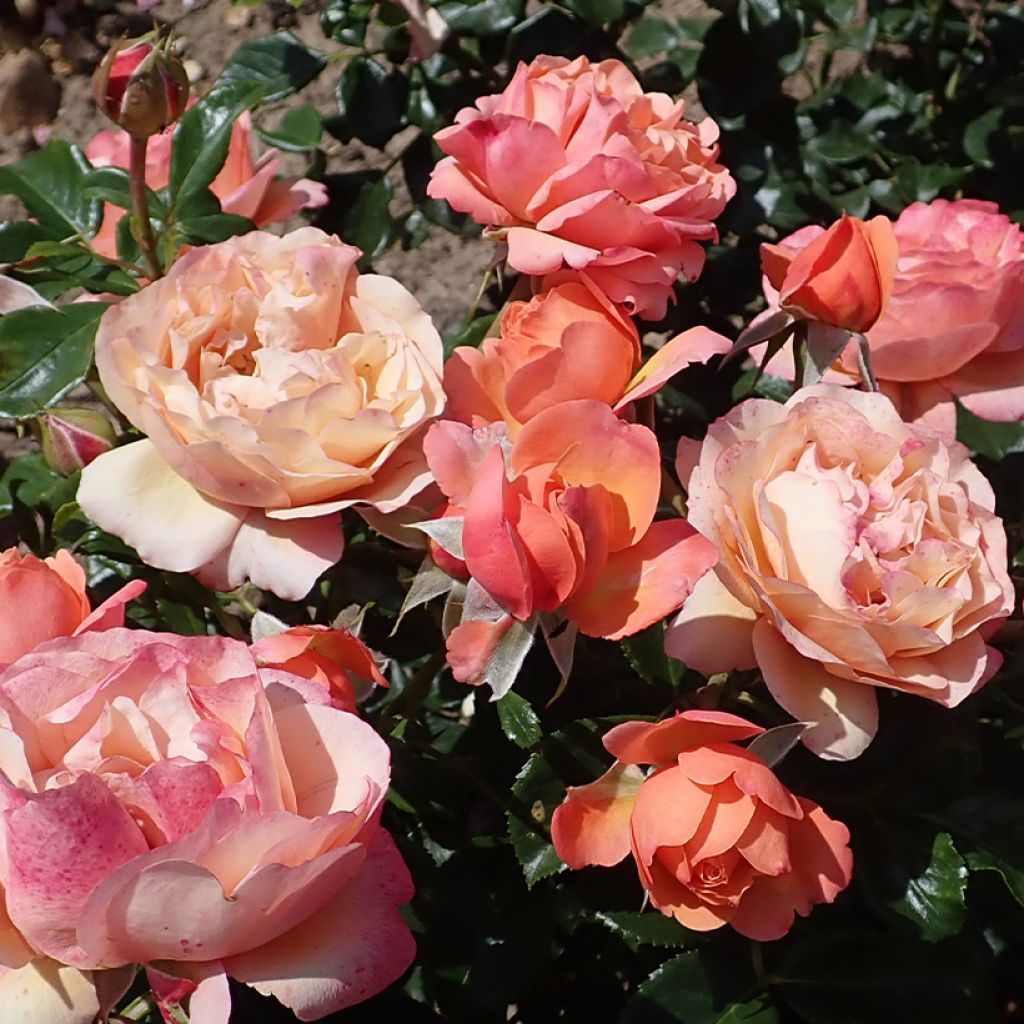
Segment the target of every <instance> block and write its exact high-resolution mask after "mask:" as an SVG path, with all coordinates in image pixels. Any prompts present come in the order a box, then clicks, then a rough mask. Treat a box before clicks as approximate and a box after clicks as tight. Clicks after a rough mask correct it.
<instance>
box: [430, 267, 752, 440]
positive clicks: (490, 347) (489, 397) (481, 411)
mask: <svg viewBox="0 0 1024 1024" xmlns="http://www.w3.org/2000/svg"><path fill="white" fill-rule="evenodd" d="M731 347H732V346H731V343H730V342H729V340H728V339H726V338H723V337H722V336H721V335H720V334H715V332H714V331H709V330H707V329H706V328H704V327H695V328H692V329H691V330H688V331H684V332H683V333H682V334H679V335H677V336H676V337H675V338H673V339H672V340H671V341H669V342H667V343H666V344H665V345H663V346H662V347H661V348H660V349H659V350H658V351H657V352H656V353H655V355H654V357H653V358H652V359H650V360H648V362H647V363H646V364H645V365H644V367H643V368H642V369H641V368H640V335H639V333H638V332H637V329H636V327H635V326H634V325H633V322H632V321H631V320H630V319H629V318H628V317H626V316H625V315H624V314H623V313H622V312H621V310H620V309H619V308H618V307H617V306H615V305H614V304H613V303H611V302H609V301H608V299H607V298H605V296H604V295H603V293H602V292H601V291H600V290H599V289H598V288H597V287H596V286H595V285H594V284H593V283H592V282H591V281H590V280H589V278H588V277H587V275H586V274H582V275H580V277H579V279H577V280H573V281H567V282H565V283H562V284H559V285H556V286H554V287H552V288H550V289H549V290H547V291H545V292H542V293H541V294H540V295H537V296H536V297H535V298H533V299H532V300H531V301H529V302H513V303H511V304H510V305H509V307H508V309H507V310H506V311H505V313H504V316H503V318H502V321H501V333H500V336H499V337H497V338H486V339H485V340H484V342H483V344H482V345H481V346H480V347H479V348H473V347H472V346H468V345H466V346H460V347H459V348H457V349H455V351H454V352H452V354H451V356H450V357H449V358H448V361H447V362H446V363H445V367H444V389H445V393H446V394H447V395H448V408H447V410H446V414H447V416H448V417H449V418H450V419H455V420H459V421H461V422H462V423H468V424H470V425H471V426H473V427H481V426H486V425H487V424H488V423H495V422H504V423H505V425H506V427H507V428H508V431H509V435H510V436H515V433H516V432H517V431H518V429H519V428H520V427H521V426H522V424H524V423H526V422H527V421H528V420H529V419H531V418H532V417H533V416H535V415H536V414H537V413H538V412H541V411H542V410H544V409H547V408H549V407H551V406H553V405H557V404H558V403H559V402H569V401H573V400H575V399H580V398H588V399H593V400H595V401H598V402H604V403H605V404H607V405H610V406H611V407H612V408H614V409H615V410H616V411H619V410H621V409H624V408H625V407H626V406H627V405H629V403H630V402H634V401H636V400H637V399H639V398H643V397H644V396H646V395H649V394H651V393H652V392H654V391H656V390H657V389H658V388H659V387H661V385H662V384H664V383H665V381H666V380H668V379H669V378H670V377H671V376H672V375H673V374H675V373H678V372H679V371H680V370H682V369H684V368H685V367H687V366H689V365H690V364H691V363H695V362H701V363H703V362H706V361H707V360H708V359H709V358H711V356H712V355H716V354H721V353H724V352H727V351H728V350H729V349H730V348H731Z"/></svg>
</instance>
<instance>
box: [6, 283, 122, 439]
mask: <svg viewBox="0 0 1024 1024" xmlns="http://www.w3.org/2000/svg"><path fill="white" fill-rule="evenodd" d="M106 308H107V305H106V303H102V302H76V303H72V304H71V305H69V306H65V307H64V308H63V309H59V310H58V309H41V308H31V309H19V310H16V311H15V312H13V313H8V314H7V316H5V317H3V318H0V416H6V417H9V418H10V419H26V418H28V417H30V416H35V415H36V413H38V412H39V410H40V409H41V408H44V407H45V406H48V405H51V404H52V403H53V402H56V401H58V400H59V399H60V398H63V396H64V395H66V394H67V393H68V391H70V390H71V389H72V388H73V387H74V386H75V385H76V384H79V383H80V382H81V381H82V380H83V379H84V378H85V375H86V373H88V371H89V366H90V364H91V362H92V342H93V338H94V337H95V334H96V327H97V325H98V324H99V319H100V316H101V315H102V314H103V311H104V310H105V309H106Z"/></svg>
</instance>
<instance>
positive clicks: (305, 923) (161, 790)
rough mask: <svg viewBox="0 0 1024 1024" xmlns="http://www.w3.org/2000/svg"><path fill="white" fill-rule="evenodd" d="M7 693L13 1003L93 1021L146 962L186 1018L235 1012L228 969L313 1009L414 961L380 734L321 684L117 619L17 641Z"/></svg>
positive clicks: (6, 931) (8, 996) (5, 838)
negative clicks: (387, 822) (62, 635)
mask: <svg viewBox="0 0 1024 1024" xmlns="http://www.w3.org/2000/svg"><path fill="white" fill-rule="evenodd" d="M0 701H2V707H3V711H2V712H0V770H2V774H0V854H2V855H0V894H2V897H3V898H2V900H0V950H2V957H3V962H4V964H5V965H6V967H7V971H6V973H3V974H2V975H0V1005H3V1006H4V1014H5V1019H6V1015H10V1014H12V1013H13V1019H17V1020H19V1021H25V1022H26V1024H58V1022H59V1024H88V1022H90V1021H92V1020H93V1018H94V1017H95V1016H96V1015H97V1014H98V1013H101V1012H105V1010H106V1009H109V1003H110V1001H113V1000H116V999H117V998H119V995H120V994H121V993H123V992H124V990H125V988H126V987H127V985H128V983H129V982H130V980H131V973H132V972H131V968H132V966H133V965H135V964H143V965H146V966H147V969H148V971H149V973H150V980H151V983H152V984H153V986H154V988H155V989H156V991H157V994H158V996H160V998H161V999H162V1000H163V1001H164V1002H165V1004H166V1003H180V1004H186V1003H187V1004H189V1009H190V1011H191V1015H192V1019H193V1020H194V1021H196V1022H197V1024H199V1022H202V1024H227V1021H228V1015H229V1012H230V997H229V994H228V985H227V978H228V977H229V976H230V977H232V978H235V979H236V980H238V981H240V982H244V983H246V984H249V985H252V986H253V987H254V988H256V989H257V990H258V991H260V992H262V993H264V994H265V995H272V996H275V997H276V998H277V999H279V1000H280V1001H281V1002H282V1003H284V1005H286V1006H287V1007H289V1008H290V1009H291V1010H293V1011H294V1012H295V1013H296V1015H297V1016H298V1017H299V1018H300V1019H302V1020H315V1019H318V1018H320V1017H323V1016H325V1015H326V1014H328V1013H332V1012H334V1011H335V1010H339V1009H341V1008H343V1007H346V1006H350V1005H352V1004H353V1003H357V1002H359V1001H361V1000H363V999H366V998H368V997H369V996H371V995H373V994H374V993H376V992H379V991H380V990H381V989H383V988H384V987H385V986H387V985H389V984H390V983H391V982H392V981H394V980H395V978H397V977H398V976H399V975H400V974H401V973H402V972H403V971H404V970H405V968H406V967H407V966H408V964H409V962H410V961H411V959H412V956H413V953H414V944H413V940H412V936H411V935H410V934H409V930H408V929H407V928H406V926H405V924H404V923H403V922H402V920H401V918H400V917H399V915H398V913H397V908H398V905H399V904H401V903H404V902H405V901H407V900H408V899H410V898H411V896H412V885H411V881H410V879H409V874H408V871H407V870H406V867H405V864H404V863H403V861H402V858H401V856H400V854H399V853H398V851H397V849H396V848H395V845H394V843H393V842H392V840H391V838H390V836H389V835H388V834H387V833H386V832H385V831H384V830H383V829H381V828H380V825H379V816H380V808H381V803H382V801H383V800H384V796H385V793H386V792H387V788H388V776H389V754H388V749H387V746H386V744H385V743H384V741H383V740H382V739H381V738H380V737H379V736H377V735H376V733H374V731H373V730H372V729H371V728H370V727H369V726H368V725H366V724H365V723H364V722H363V721H361V720H360V719H359V718H358V717H357V716H355V715H352V714H350V713H348V712H347V711H343V710H341V709H339V708H336V707H333V706H332V705H331V702H330V698H329V695H328V693H327V692H326V691H325V690H324V688H323V687H321V686H319V685H317V684H316V683H311V682H309V681H308V680H306V679H303V678H301V677H299V676H294V675H292V674H290V673H288V672H284V671H280V670H267V669H263V670H260V669H258V668H257V666H256V662H255V661H254V660H253V655H252V653H251V652H250V650H249V649H248V648H247V647H246V645H245V644H243V643H240V642H238V641H235V640H228V639H223V638H220V637H180V636H173V635H171V634H159V633H148V632H143V631H136V630H124V629H113V630H108V631H106V632H104V633H89V634H86V635H85V636H81V637H77V638H75V639H70V640H57V641H53V642H51V643H49V644H45V645H44V646H43V647H41V648H39V649H38V650H36V651H35V652H33V653H32V654H29V655H26V656H25V657H24V658H22V659H21V660H20V661H18V662H16V663H15V664H13V665H11V666H9V667H8V668H7V669H6V670H5V671H4V672H3V673H0ZM58 979H59V981H60V987H58V985H57V982H58ZM55 1007H56V1009H55Z"/></svg>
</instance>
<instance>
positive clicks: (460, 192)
mask: <svg viewBox="0 0 1024 1024" xmlns="http://www.w3.org/2000/svg"><path fill="white" fill-rule="evenodd" d="M683 110H684V104H683V102H682V101H681V100H680V101H675V100H673V99H671V97H669V96H666V95H664V94H663V93H645V92H644V91H643V89H642V88H641V87H640V84H639V82H637V80H636V78H634V77H633V75H632V74H631V73H630V72H629V70H628V69H627V68H626V67H625V65H624V64H622V63H621V62H620V61H617V60H605V61H601V62H600V63H597V64H592V63H591V62H590V61H589V60H588V59H587V58H586V57H579V58H577V59H576V60H574V61H568V60H566V59H565V58H563V57H537V58H536V59H535V60H534V61H533V62H532V63H530V64H529V65H526V64H520V65H519V67H518V68H517V69H516V73H515V75H514V76H513V78H512V81H511V82H510V83H509V84H508V86H507V88H506V89H505V91H504V92H502V93H500V94H498V95H495V96H485V97H483V98H481V99H479V100H477V102H476V108H475V109H474V108H470V107H467V108H466V109H464V110H462V111H460V113H459V114H458V116H457V117H456V119H455V120H456V123H455V124H454V125H453V126H452V127H450V128H446V129H444V130H443V131H441V132H439V133H438V134H437V135H436V136H435V139H436V141H437V144H438V145H439V146H440V147H441V149H442V150H444V152H445V153H447V154H448V157H447V159H445V160H442V161H441V162H440V163H439V164H438V165H437V167H436V168H435V169H434V173H433V176H432V177H431V179H430V184H429V186H428V192H429V194H430V195H431V196H433V197H434V198H436V199H447V200H448V202H449V203H451V205H452V206H453V207H454V208H455V209H456V210H458V211H460V212H462V213H468V214H469V215H470V216H471V217H472V218H473V219H474V220H475V221H477V223H479V224H484V225H487V226H489V227H490V228H491V229H492V232H493V234H494V235H495V237H501V238H504V239H505V241H506V242H507V244H508V262H509V265H510V266H512V267H514V268H515V269H516V270H518V271H521V272H522V273H524V274H532V275H537V276H541V275H545V274H552V273H554V272H556V271H559V270H561V269H562V268H572V269H573V270H582V269H584V268H585V269H586V271H587V273H588V274H589V275H590V276H591V277H592V278H593V280H594V281H595V282H596V283H597V285H598V287H599V288H601V290H602V291H604V293H605V294H606V295H607V296H608V297H609V298H610V299H611V300H612V301H613V302H618V303H622V304H624V305H625V306H627V307H628V308H629V311H630V312H631V313H636V314H637V315H639V316H643V317H647V318H653V319H659V318H660V317H662V316H664V315H665V309H666V306H667V304H668V301H669V298H670V297H671V295H672V286H673V284H674V283H675V281H676V279H677V278H678V276H679V274H680V272H682V273H683V274H685V276H686V277H687V279H688V280H691V281H692V280H694V279H695V278H696V277H697V276H698V275H699V274H700V272H701V269H702V267H703V265H704V250H703V248H702V247H701V246H700V245H699V244H698V243H699V242H700V241H704V240H708V239H715V238H717V233H716V230H715V226H714V224H713V223H712V222H713V221H714V219H715V218H716V217H717V216H719V214H720V213H721V212H722V210H723V208H724V207H725V204H726V203H727V202H728V201H729V199H730V198H731V197H732V195H733V193H734V192H735V190H736V185H735V182H734V181H733V179H732V178H731V177H730V175H729V172H728V171H727V170H726V169H725V168H724V167H722V165H721V164H719V163H718V162H717V159H718V147H717V145H716V140H717V138H718V127H717V125H715V123H714V122H713V121H711V120H710V119H705V120H704V121H702V122H701V123H700V124H699V125H695V124H692V123H690V122H689V121H686V120H685V119H684V117H683Z"/></svg>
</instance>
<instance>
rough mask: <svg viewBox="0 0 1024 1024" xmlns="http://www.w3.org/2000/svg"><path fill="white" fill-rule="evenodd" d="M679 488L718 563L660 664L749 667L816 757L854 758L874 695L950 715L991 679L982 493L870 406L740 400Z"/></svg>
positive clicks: (995, 522)
mask: <svg viewBox="0 0 1024 1024" xmlns="http://www.w3.org/2000/svg"><path fill="white" fill-rule="evenodd" d="M681 454H682V455H683V456H684V458H683V459H681V461H685V457H686V455H687V451H686V449H685V448H684V449H683V450H682V452H681ZM680 474H681V476H683V477H684V479H685V475H684V467H682V466H680ZM688 489H689V502H688V507H689V517H690V522H691V523H693V525H694V526H695V527H696V528H697V529H698V530H700V531H701V533H703V534H704V535H705V536H707V537H709V538H710V539H711V540H713V541H714V542H715V543H716V544H717V545H718V549H719V552H720V559H719V562H718V564H717V566H716V567H715V572H714V573H709V574H708V575H707V576H706V577H704V579H702V580H701V581H700V582H699V583H698V584H697V586H696V588H695V589H694V592H693V595H692V596H691V597H690V599H689V601H688V602H687V604H686V606H685V607H684V608H683V610H682V612H680V614H679V616H678V618H677V619H676V620H675V622H674V623H673V624H672V625H671V626H670V627H669V630H668V632H667V635H666V641H665V646H666V650H667V651H668V653H669V654H671V655H673V656H674V657H677V658H679V659H680V660H682V661H684V662H685V663H686V664H687V665H689V666H690V667H691V668H695V669H697V670H698V671H701V672H708V673H711V672H719V671H725V670H727V669H729V668H734V667H735V668H752V667H753V666H754V665H755V664H756V665H757V666H759V667H760V669H761V672H762V673H763V675H764V680H765V682H766V683H767V685H768V688H769V689H770V690H771V692H772V694H773V695H774V696H775V698H776V699H777V700H778V702H779V703H780V704H781V705H782V706H783V707H784V708H785V709H786V710H787V711H788V712H789V713H790V714H791V715H793V717H794V718H796V719H797V720H798V721H802V722H809V723H811V724H812V727H811V728H810V729H808V730H807V732H805V733H804V735H803V741H804V743H805V744H806V745H807V746H808V747H809V748H810V749H811V750H812V751H814V752H815V753H816V754H819V755H821V756H823V757H828V758H840V759H847V758H852V757H856V756H857V755H858V754H859V753H860V752H861V751H862V750H863V749H864V748H865V747H866V746H867V745H868V743H870V742H871V739H872V737H873V736H874V734H875V731H876V729H877V725H878V703H877V695H876V687H886V688H889V689H893V690H903V691H905V692H907V693H912V694H917V695H918V696H921V697H927V698H928V699H929V700H933V701H936V702H938V703H940V704H943V705H945V706H947V707H953V706H954V705H956V704H959V703H960V701H962V700H963V699H964V698H965V697H966V696H968V694H970V693H973V692H974V691H975V690H976V689H978V687H980V686H982V685H983V684H984V683H985V682H986V681H987V680H988V679H989V678H990V677H991V676H992V675H993V673H994V672H995V671H996V669H997V668H998V667H999V665H1000V663H1001V661H1002V657H1001V655H1000V654H999V653H998V652H997V651H995V650H994V649H993V648H991V647H989V646H988V645H987V644H986V643H985V639H986V637H987V636H989V635H990V633H991V632H992V631H994V629H995V628H996V627H997V626H998V625H999V624H1000V622H1001V621H1002V620H1003V618H1005V616H1006V615H1008V614H1009V612H1010V610H1011V606H1012V601H1013V588H1012V586H1011V584H1010V580H1009V577H1008V576H1007V572H1006V535H1005V532H1004V530H1003V524H1002V522H1001V520H1000V519H999V518H998V517H997V516H996V515H995V513H994V512H993V507H994V497H993V494H992V488H991V487H990V486H989V484H988V482H987V481H986V480H985V478H984V477H983V476H982V475H981V473H980V472H979V471H978V469H977V468H976V467H975V466H974V464H973V463H972V462H971V461H970V459H969V458H968V453H967V449H966V448H964V447H963V446H962V445H960V444H957V443H956V442H951V441H947V440H945V439H944V438H943V437H942V436H941V435H938V434H935V433H934V432H933V431H931V430H928V429H927V428H924V427H915V426H911V425H908V424H907V423H904V422H903V420H901V419H900V417H899V415H898V414H897V412H896V410H895V409H894V408H893V406H892V403H891V402H890V401H889V400H888V399H887V398H885V397H884V396H883V395H879V394H868V393H864V392H859V391H853V390H851V389H847V388H842V387H837V386H835V385H828V384H822V385H819V386H817V387H814V388H806V389H803V390H801V391H799V392H797V394H796V395H795V396H794V397H793V398H791V399H790V400H789V401H788V402H787V403H786V404H785V405H778V404H776V403H775V402H769V401H761V400H750V401H747V402H744V403H743V404H742V405H739V406H737V407H736V408H735V409H733V410H732V411H731V412H729V413H728V414H727V415H725V416H723V417H722V418H721V419H720V420H718V421H717V422H715V423H714V424H712V426H711V428H710V430H709V431H708V435H707V438H706V439H705V441H704V444H703V446H702V448H701V449H700V455H699V461H698V464H697V465H696V468H694V469H693V473H692V475H691V476H690V480H689V488H688Z"/></svg>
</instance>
